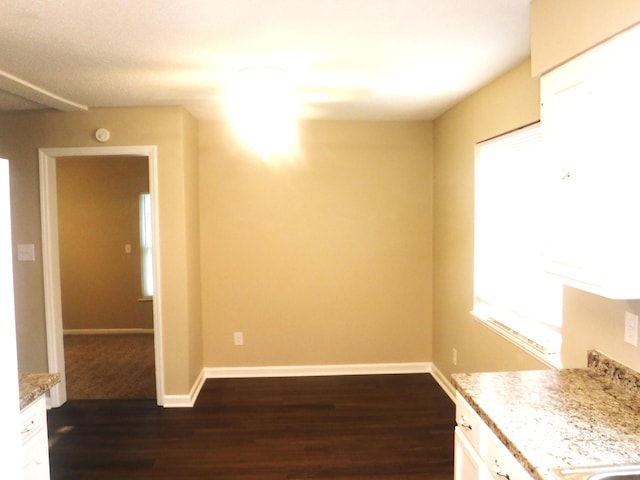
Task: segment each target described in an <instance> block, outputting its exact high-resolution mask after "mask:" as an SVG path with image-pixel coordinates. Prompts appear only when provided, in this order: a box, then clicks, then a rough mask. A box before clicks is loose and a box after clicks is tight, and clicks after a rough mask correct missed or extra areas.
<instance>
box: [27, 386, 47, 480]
mask: <svg viewBox="0 0 640 480" xmlns="http://www.w3.org/2000/svg"><path fill="white" fill-rule="evenodd" d="M20 429H21V430H20V433H21V435H22V469H23V479H24V480H49V441H48V435H47V407H46V402H45V397H44V395H41V396H40V397H39V398H38V399H37V400H35V401H34V402H33V403H31V404H30V405H29V406H27V407H25V408H24V409H23V410H22V411H21V412H20Z"/></svg>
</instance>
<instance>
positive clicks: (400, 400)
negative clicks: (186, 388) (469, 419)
mask: <svg viewBox="0 0 640 480" xmlns="http://www.w3.org/2000/svg"><path fill="white" fill-rule="evenodd" d="M454 410H455V408H454V404H453V402H451V400H450V399H449V397H448V396H447V395H446V394H445V393H444V392H443V391H442V390H441V388H440V387H439V386H438V384H437V383H436V382H435V380H433V378H432V377H431V376H430V375H427V374H407V375H371V376H341V377H299V378H258V379H215V380H211V379H210V380H207V381H206V382H205V385H204V386H203V388H202V390H201V392H200V395H199V398H198V401H197V402H196V405H195V406H194V407H193V408H192V409H163V408H160V407H157V406H156V405H155V403H154V402H153V401H148V400H106V401H101V400H78V401H70V402H67V403H66V404H65V405H63V406H62V407H61V408H58V409H53V410H50V411H49V432H50V444H51V447H50V459H51V478H52V479H53V480H67V479H73V480H79V479H86V480H101V479H107V478H109V479H114V478H117V479H131V480H142V479H152V478H153V479H174V480H176V479H226V480H248V479H251V480H262V479H270V480H278V479H282V480H286V479H299V480H302V479H316V480H329V479H331V480H354V479H365V478H370V479H390V480H394V479H406V480H412V479H430V480H444V479H447V480H450V479H451V478H453V427H454Z"/></svg>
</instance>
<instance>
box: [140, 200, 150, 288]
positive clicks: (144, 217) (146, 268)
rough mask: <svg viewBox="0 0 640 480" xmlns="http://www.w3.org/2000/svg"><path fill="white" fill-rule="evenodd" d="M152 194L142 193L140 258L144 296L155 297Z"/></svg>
mask: <svg viewBox="0 0 640 480" xmlns="http://www.w3.org/2000/svg"><path fill="white" fill-rule="evenodd" d="M151 232H152V229H151V194H149V193H141V194H140V258H141V267H142V297H143V298H151V297H153V241H152V235H151Z"/></svg>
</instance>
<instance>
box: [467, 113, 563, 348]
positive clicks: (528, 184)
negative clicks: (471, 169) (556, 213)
mask: <svg viewBox="0 0 640 480" xmlns="http://www.w3.org/2000/svg"><path fill="white" fill-rule="evenodd" d="M475 167H476V168H475V234H474V237H475V238H474V240H475V252H474V253H475V257H474V297H475V298H474V311H473V313H474V315H475V316H476V317H478V318H480V319H483V320H486V321H487V322H490V323H492V324H493V326H495V327H496V328H498V329H501V330H502V331H503V332H506V334H507V335H508V336H512V337H514V339H516V340H517V341H519V342H525V343H526V344H527V345H528V346H531V347H533V348H534V349H535V350H536V351H538V352H540V353H543V354H555V353H559V349H560V345H561V333H560V327H561V325H562V286H561V284H560V283H559V282H558V281H557V280H556V279H555V278H553V277H552V276H551V275H548V274H546V273H545V272H544V269H543V262H542V252H543V248H544V242H545V236H546V234H545V232H546V228H545V216H546V215H545V212H546V211H547V208H548V205H547V203H546V202H547V201H548V200H547V197H548V193H547V192H548V188H546V184H547V180H546V179H547V178H550V177H549V171H550V170H549V167H550V166H549V165H548V163H547V160H546V159H545V156H544V155H543V154H542V151H541V139H540V126H539V124H535V125H533V126H529V127H526V128H523V129H520V130H517V131H515V132H512V133H508V134H505V135H502V136H500V137H497V138H494V139H491V140H488V141H486V142H483V143H480V144H478V145H477V146H476V164H475Z"/></svg>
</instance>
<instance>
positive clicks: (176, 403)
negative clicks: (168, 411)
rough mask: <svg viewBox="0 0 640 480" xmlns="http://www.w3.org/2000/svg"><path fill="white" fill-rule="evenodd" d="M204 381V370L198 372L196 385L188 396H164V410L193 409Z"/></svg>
mask: <svg viewBox="0 0 640 480" xmlns="http://www.w3.org/2000/svg"><path fill="white" fill-rule="evenodd" d="M205 380H206V377H205V370H204V369H202V370H201V371H200V375H198V378H197V379H196V383H194V384H193V386H192V387H191V391H190V392H189V394H188V395H165V396H164V404H163V407H164V408H190V407H193V406H194V405H195V403H196V400H197V399H198V395H200V390H201V389H202V386H203V385H204V382H205Z"/></svg>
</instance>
